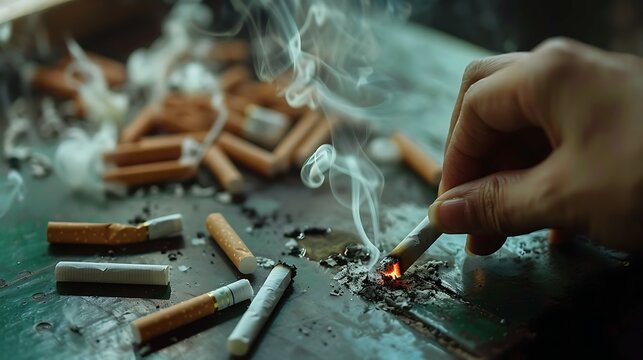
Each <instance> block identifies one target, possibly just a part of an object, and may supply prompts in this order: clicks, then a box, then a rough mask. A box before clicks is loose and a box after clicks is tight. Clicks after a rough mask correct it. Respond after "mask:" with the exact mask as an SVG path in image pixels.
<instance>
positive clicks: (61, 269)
mask: <svg viewBox="0 0 643 360" xmlns="http://www.w3.org/2000/svg"><path fill="white" fill-rule="evenodd" d="M54 273H55V275H56V281H58V282H89V283H109V284H138V285H163V286H167V284H169V282H170V267H169V266H168V265H146V264H109V263H95V262H77V261H61V262H59V263H58V264H56V268H55V270H54Z"/></svg>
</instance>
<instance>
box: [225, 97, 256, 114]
mask: <svg viewBox="0 0 643 360" xmlns="http://www.w3.org/2000/svg"><path fill="white" fill-rule="evenodd" d="M224 100H225V104H226V106H227V107H228V110H230V111H235V112H238V113H242V114H243V113H244V112H245V111H246V107H248V106H250V105H252V104H253V103H255V102H254V101H253V100H251V99H250V98H248V97H246V96H239V95H232V94H226V95H225V99H224Z"/></svg>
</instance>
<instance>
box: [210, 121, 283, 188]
mask: <svg viewBox="0 0 643 360" xmlns="http://www.w3.org/2000/svg"><path fill="white" fill-rule="evenodd" d="M217 145H219V146H220V147H221V149H222V150H223V151H224V152H225V153H226V154H227V155H228V156H229V157H230V159H232V160H233V161H236V162H237V163H240V164H242V165H243V166H246V167H248V168H249V169H252V170H254V171H256V172H257V173H259V174H261V175H263V176H267V177H272V176H274V175H275V174H276V173H277V169H278V165H277V161H276V158H275V157H274V156H273V154H271V153H270V152H268V151H266V150H264V149H262V148H260V147H259V146H257V145H254V144H252V143H250V142H248V141H246V140H244V139H241V138H240V137H238V136H236V135H232V134H230V133H229V132H225V131H224V132H222V133H221V135H219V139H218V140H217Z"/></svg>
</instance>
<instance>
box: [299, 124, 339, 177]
mask: <svg viewBox="0 0 643 360" xmlns="http://www.w3.org/2000/svg"><path fill="white" fill-rule="evenodd" d="M336 123H337V119H336V118H330V119H326V121H324V120H321V121H319V122H318V123H317V125H315V127H314V128H313V130H312V131H311V132H310V134H308V135H307V136H306V137H305V138H304V139H303V140H302V142H301V144H299V146H297V148H296V149H295V151H294V152H293V156H292V160H293V162H294V163H295V164H296V165H297V166H302V165H303V164H304V163H305V162H306V160H308V158H309V157H310V156H311V155H312V154H313V153H315V150H317V148H319V146H320V145H322V144H325V143H327V142H328V141H329V140H330V135H331V131H332V127H333V126H335V124H336Z"/></svg>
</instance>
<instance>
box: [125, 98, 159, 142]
mask: <svg viewBox="0 0 643 360" xmlns="http://www.w3.org/2000/svg"><path fill="white" fill-rule="evenodd" d="M160 119H161V112H160V109H159V105H158V104H149V105H147V106H145V107H144V108H143V109H142V110H141V111H140V112H139V113H138V115H136V117H135V118H134V120H132V121H131V122H130V123H129V124H128V125H127V126H126V127H125V129H123V131H122V132H121V138H120V142H122V143H129V142H134V141H137V140H139V139H140V138H141V137H143V136H145V135H146V134H148V133H149V132H150V131H152V130H153V129H154V128H155V127H156V126H157V125H158V123H159V121H160Z"/></svg>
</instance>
